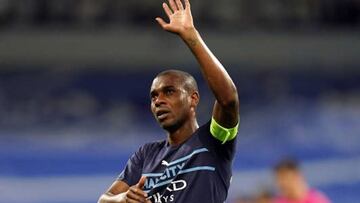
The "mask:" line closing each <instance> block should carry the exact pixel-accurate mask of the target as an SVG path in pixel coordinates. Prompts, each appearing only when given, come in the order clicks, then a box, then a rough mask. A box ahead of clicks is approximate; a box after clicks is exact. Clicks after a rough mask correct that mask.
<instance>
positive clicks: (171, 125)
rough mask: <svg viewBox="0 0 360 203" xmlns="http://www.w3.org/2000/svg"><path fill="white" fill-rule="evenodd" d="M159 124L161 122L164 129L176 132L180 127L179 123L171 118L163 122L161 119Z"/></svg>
mask: <svg viewBox="0 0 360 203" xmlns="http://www.w3.org/2000/svg"><path fill="white" fill-rule="evenodd" d="M159 124H160V126H161V128H162V129H164V130H166V131H168V132H174V131H176V130H177V129H179V127H180V125H179V123H177V122H174V121H171V120H169V121H163V122H160V121H159Z"/></svg>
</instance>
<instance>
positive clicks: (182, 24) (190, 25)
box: [156, 0, 194, 35]
mask: <svg viewBox="0 0 360 203" xmlns="http://www.w3.org/2000/svg"><path fill="white" fill-rule="evenodd" d="M184 2H185V4H183V3H182V2H181V0H169V5H170V6H169V5H168V4H167V3H163V8H164V11H165V13H166V15H167V16H168V18H169V21H170V22H169V23H166V22H165V21H164V20H163V19H162V18H160V17H157V18H156V21H157V22H158V23H159V24H160V26H161V27H162V28H163V29H164V30H166V31H168V32H172V33H175V34H178V35H183V34H185V33H186V32H187V31H189V30H192V29H194V22H193V18H192V15H191V10H190V2H189V0H184Z"/></svg>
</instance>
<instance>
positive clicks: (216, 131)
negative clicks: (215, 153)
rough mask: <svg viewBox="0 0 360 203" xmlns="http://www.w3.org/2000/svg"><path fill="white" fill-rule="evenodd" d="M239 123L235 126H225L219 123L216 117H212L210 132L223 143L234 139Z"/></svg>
mask: <svg viewBox="0 0 360 203" xmlns="http://www.w3.org/2000/svg"><path fill="white" fill-rule="evenodd" d="M238 128H239V123H238V124H237V125H236V126H235V127H233V128H224V127H222V126H221V125H220V124H218V123H217V122H216V121H215V119H214V118H211V124H210V133H211V134H212V136H214V137H215V138H216V139H218V140H220V141H221V142H222V144H225V143H226V142H227V141H230V140H233V139H234V138H235V137H236V135H237V133H238Z"/></svg>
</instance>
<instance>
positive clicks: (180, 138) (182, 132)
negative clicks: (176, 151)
mask: <svg viewBox="0 0 360 203" xmlns="http://www.w3.org/2000/svg"><path fill="white" fill-rule="evenodd" d="M198 128H199V125H198V123H197V121H196V119H195V118H193V119H190V120H189V121H188V122H185V123H184V124H183V125H182V126H181V127H180V128H178V129H176V130H175V131H173V132H168V140H169V144H170V145H173V146H176V145H180V144H182V143H183V142H185V141H186V140H187V139H188V138H190V137H191V136H192V134H194V132H195V131H196V130H197V129H198Z"/></svg>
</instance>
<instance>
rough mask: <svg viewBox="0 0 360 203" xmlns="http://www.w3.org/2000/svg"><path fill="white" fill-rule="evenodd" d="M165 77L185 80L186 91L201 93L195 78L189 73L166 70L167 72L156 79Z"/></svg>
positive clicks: (158, 75)
mask: <svg viewBox="0 0 360 203" xmlns="http://www.w3.org/2000/svg"><path fill="white" fill-rule="evenodd" d="M163 75H176V76H178V77H180V78H181V79H182V80H183V83H184V88H185V89H186V91H189V92H190V91H197V92H198V91H199V90H198V85H197V82H196V80H195V78H194V77H193V76H192V75H191V74H190V73H188V72H185V71H181V70H175V69H170V70H165V71H162V72H160V73H159V74H157V75H156V78H157V77H160V76H163Z"/></svg>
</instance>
